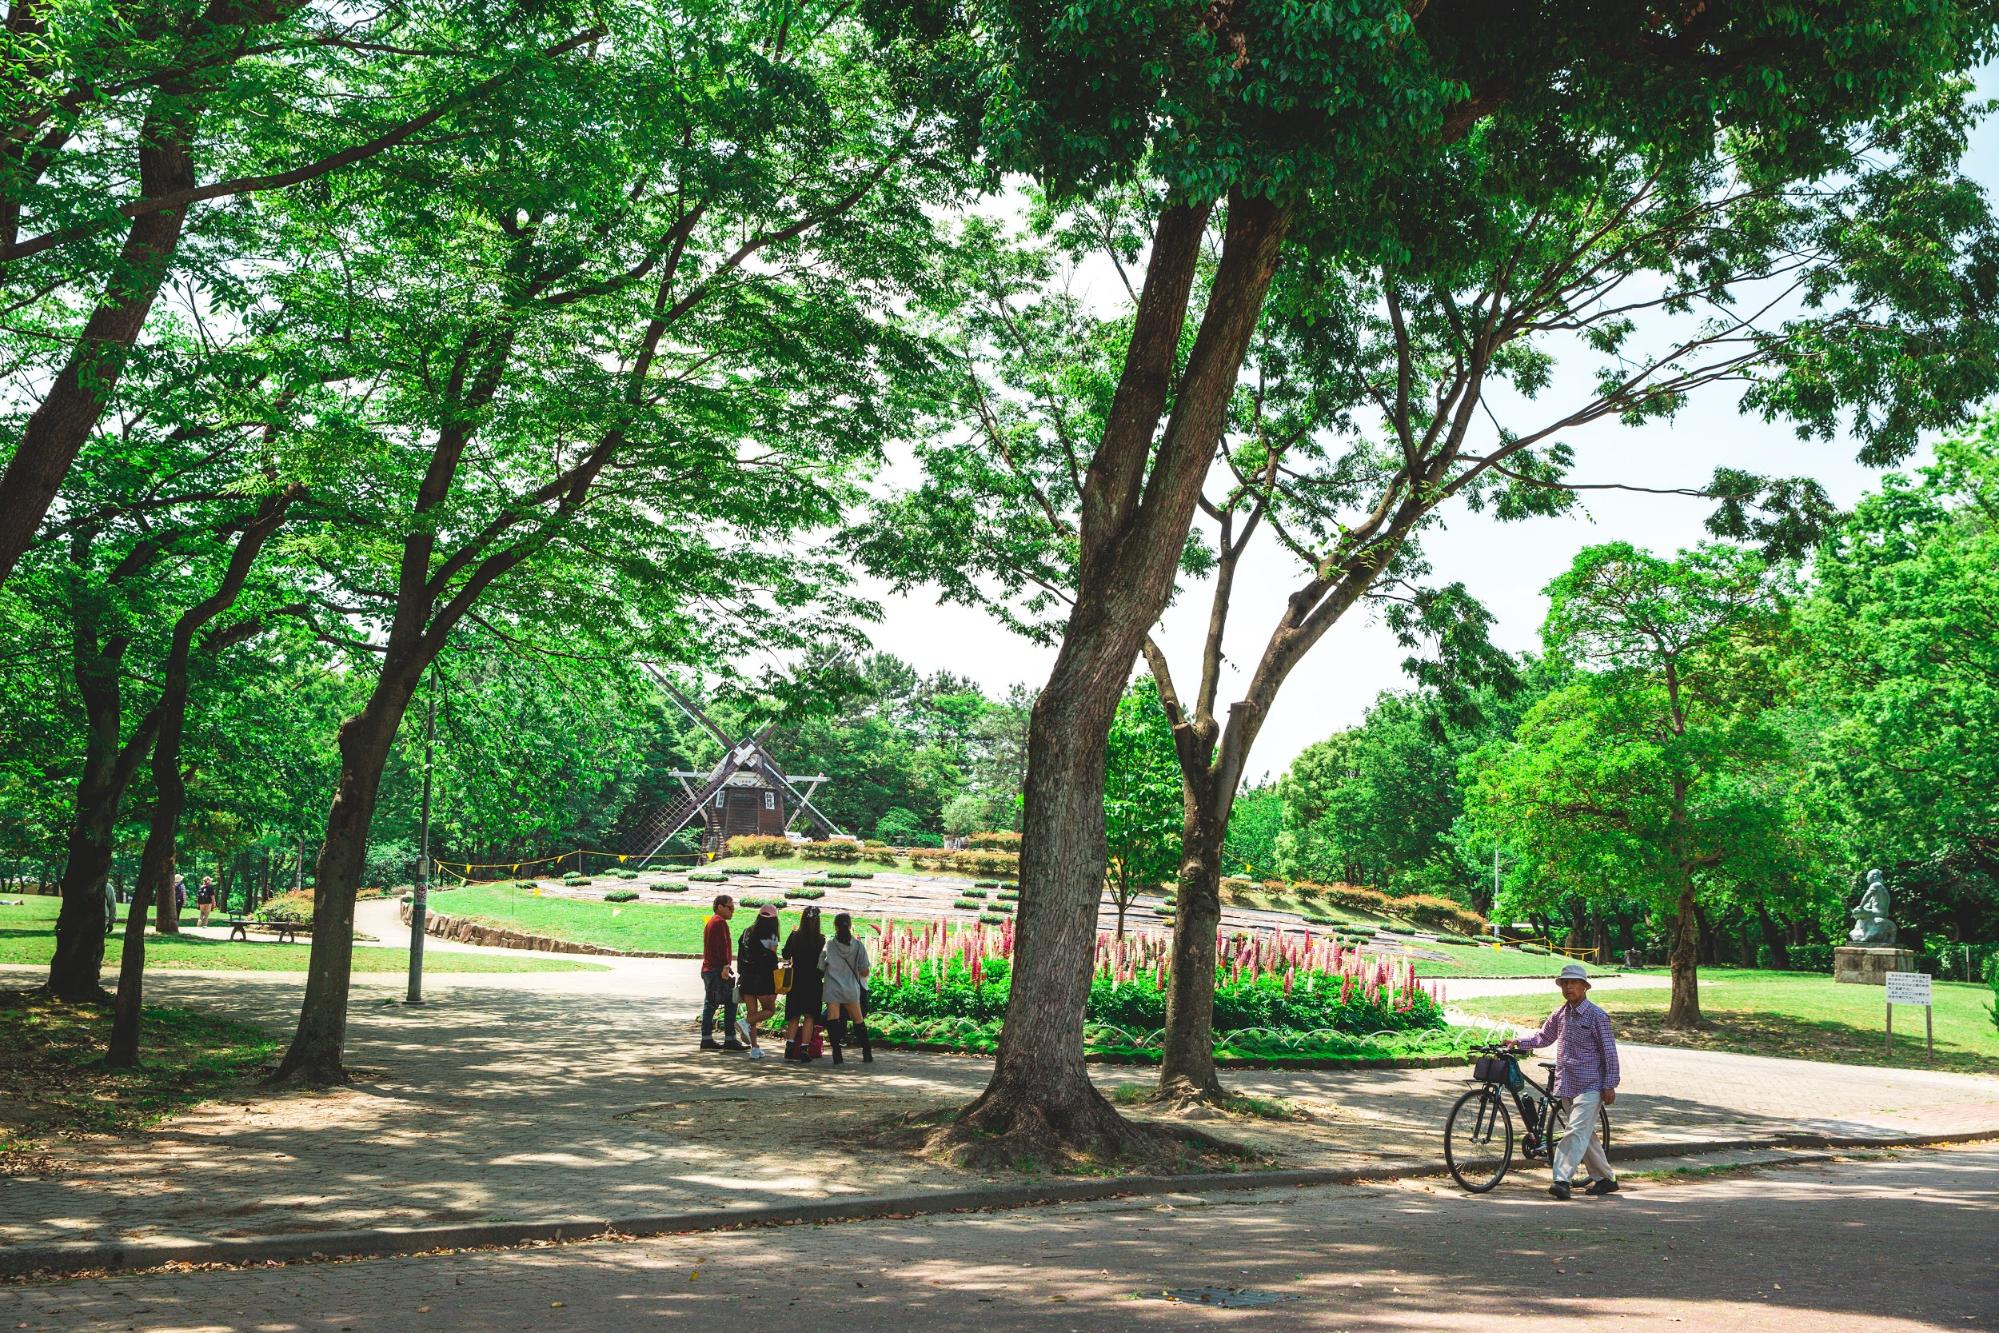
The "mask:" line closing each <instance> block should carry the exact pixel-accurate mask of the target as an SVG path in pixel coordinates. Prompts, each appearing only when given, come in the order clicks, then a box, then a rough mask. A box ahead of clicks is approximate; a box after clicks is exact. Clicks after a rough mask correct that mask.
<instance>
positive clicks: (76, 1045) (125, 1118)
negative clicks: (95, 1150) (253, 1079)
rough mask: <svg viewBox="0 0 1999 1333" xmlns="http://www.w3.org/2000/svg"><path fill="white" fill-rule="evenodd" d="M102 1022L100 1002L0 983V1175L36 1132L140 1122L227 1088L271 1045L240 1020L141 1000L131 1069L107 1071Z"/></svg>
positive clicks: (106, 1020)
mask: <svg viewBox="0 0 1999 1333" xmlns="http://www.w3.org/2000/svg"><path fill="white" fill-rule="evenodd" d="M110 1030H111V1006H109V1005H92V1004H61V1003H57V1002H55V1001H52V1000H48V999H44V998H42V997H40V996H37V995H35V994H33V993H32V992H26V991H14V992H0V1050H5V1051H7V1052H8V1054H9V1058H8V1059H7V1060H5V1061H0V1177H4V1176H5V1175H6V1174H7V1159H8V1157H9V1156H10V1155H13V1154H27V1153H30V1151H31V1149H32V1147H33V1145H34V1143H35V1141H36V1140H38V1139H43V1138H46V1137H48V1136H50V1135H52V1134H56V1133H62V1132H79V1131H80V1132H84V1133H97V1134H102V1133H119V1132H123V1131H128V1130H133V1129H138V1128H141V1127H143V1126H145V1125H148V1124H151V1123H153V1122H154V1121H157V1120H160V1119H162V1118H165V1117H167V1116H171V1115H173V1114H175V1113H176V1112H179V1111H181V1110H183V1109H185V1108H187V1107H189V1106H192V1105H194V1104H195V1103H196V1102H199V1101H203V1100H205V1099H207V1098H209V1097H212V1096H215V1095H217V1094H219V1093H221V1092H223V1091H225V1090H226V1089H228V1088H230V1087H233V1086H234V1085H235V1084H237V1083H239V1082H241V1081H242V1080H243V1079H244V1078H246V1077H247V1076H248V1075H249V1074H250V1073H252V1072H253V1071H254V1070H256V1069H257V1068H258V1067H259V1066H261V1065H262V1064H264V1063H265V1062H266V1061H268V1060H270V1059H272V1058H273V1057H275V1056H276V1054H277V1052H278V1050H279V1046H280V1043H279V1041H278V1040H277V1039H276V1038H274V1037H272V1036H270V1035H269V1034H267V1033H265V1032H264V1031H263V1030H262V1029H260V1028H256V1027H252V1026H251V1025H249V1024H247V1023H241V1022H237V1021H235V1020H233V1019H227V1018H214V1017H210V1016H208V1015H205V1014H198V1013H195V1012H192V1011H190V1010H187V1009H169V1008H147V1009H145V1010H144V1011H143V1012H142V1014H141V1016H140V1022H139V1057H140V1066H139V1068H137V1069H125V1070H116V1071H114V1070H109V1069H106V1068H104V1065H103V1059H104V1044H105V1042H106V1040H107V1039H108V1038H109V1035H110ZM23 1165H25V1166H32V1165H33V1163H32V1161H30V1162H26V1163H23Z"/></svg>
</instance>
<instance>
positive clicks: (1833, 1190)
mask: <svg viewBox="0 0 1999 1333" xmlns="http://www.w3.org/2000/svg"><path fill="white" fill-rule="evenodd" d="M1995 1228H1999V1151H1994V1150H1991V1149H1987V1150H1984V1151H1977V1150H1954V1151H1949V1152H1908V1153H1901V1154H1895V1155H1893V1156H1891V1157H1890V1158H1889V1159H1887V1160H1881V1161H1869V1162H1839V1163H1822V1164H1815V1165H1811V1166H1789V1167H1784V1168H1782V1169H1777V1170H1767V1171H1762V1172H1758V1173H1756V1174H1753V1175H1741V1176H1730V1177H1726V1178H1721V1179H1712V1178H1710V1179H1698V1180H1688V1181H1684V1182H1671V1183H1665V1182H1657V1183H1655V1182H1649V1181H1634V1182H1632V1183H1631V1184H1630V1185H1629V1186H1628V1187H1627V1188H1626V1190H1625V1192H1624V1193H1623V1194H1622V1195H1620V1196H1618V1197H1617V1198H1613V1199H1600V1200H1580V1199H1579V1200H1576V1201H1574V1202H1571V1203H1565V1204H1563V1203H1556V1202H1555V1201H1553V1200H1551V1199H1549V1198H1547V1197H1546V1195H1545V1194H1542V1193H1540V1192H1539V1191H1538V1189H1537V1188H1536V1187H1535V1186H1534V1185H1530V1184H1528V1183H1526V1182H1525V1181H1522V1182H1520V1183H1518V1184H1515V1183H1513V1182H1509V1183H1508V1184H1507V1185H1505V1186H1503V1187H1502V1188H1501V1189H1499V1190H1498V1191H1496V1192H1495V1193H1493V1194H1490V1195H1485V1196H1481V1197H1477V1198H1469V1197H1465V1196H1462V1195H1459V1194H1457V1193H1455V1192H1454V1191H1450V1190H1446V1189H1443V1188H1441V1187H1440V1186H1439V1185H1438V1184H1437V1183H1436V1182H1430V1181H1412V1182H1406V1183H1404V1184H1401V1185H1396V1186H1378V1187H1369V1188H1358V1189H1354V1188H1349V1189H1310V1190H1283V1191H1271V1190H1265V1191H1256V1192H1251V1193H1247V1194H1227V1195H1208V1196H1198V1195H1176V1196H1172V1197H1170V1198H1164V1199H1142V1200H1114V1201H1106V1202H1100V1203H1091V1204H1078V1205H1070V1206H1065V1207H1059V1208H1036V1209H1026V1210H1020V1211H1013V1212H1002V1213H988V1214H964V1215H958V1216H949V1217H925V1218H915V1219H908V1220H899V1221H881V1222H867V1223H848V1224H841V1225H831V1226H799V1227H782V1228H775V1229H767V1230H755V1231H744V1232H725V1233H708V1234H703V1235H690V1236H668V1237H660V1238H658V1239H653V1240H646V1241H641V1242H637V1243H615V1242H603V1243H591V1244H583V1245H567V1246H560V1247H556V1248H548V1249H524V1250H522V1249H517V1250H497V1251H483V1252H473V1253H462V1254H446V1255H431V1256H416V1257H410V1258H399V1259H380V1260H369V1261H362V1262H355V1263H325V1264H294V1265H289V1266H283V1267H271V1268H254V1269H243V1270H236V1271H223V1272H183V1273H158V1274H148V1275H138V1276H119V1277H99V1278H84V1279H75V1280H69V1281H62V1282H52V1283H41V1284H34V1285H28V1286H11V1287H0V1326H4V1327H9V1328H20V1329H32V1330H55V1329H63V1330H67V1329H78V1328H144V1329H148V1330H156V1331H159V1333H165V1331H167V1330H183V1329H188V1330H192V1329H203V1330H207V1329H269V1330H295V1329H315V1330H317V1329H327V1330H361V1329H371V1330H372V1329H396V1330H401V1329H411V1330H430V1329H467V1328H479V1329H485V1328H525V1329H593V1330H594V1329H612V1328H629V1327H637V1326H641V1325H648V1324H651V1323H653V1322H655V1321H664V1320H688V1321H692V1320H701V1321H704V1326H710V1327H729V1328H743V1329H777V1328H782V1329H791V1330H799V1331H800V1333H810V1331H811V1330H818V1329H829V1330H841V1331H842V1333H846V1331H848V1330H854V1329H869V1330H875V1329H880V1330H902V1329H911V1330H923V1333H932V1331H933V1330H938V1329H959V1328H975V1329H992V1328H995V1327H1006V1328H1017V1327H1018V1328H1048V1329H1057V1330H1070V1329H1078V1328H1088V1329H1124V1328H1132V1329H1156V1328H1161V1327H1207V1326H1211V1325H1220V1324H1230V1325H1233V1324H1239V1323H1240V1324H1250V1325H1255V1326H1258V1327H1266V1328H1271V1329H1296V1328H1328V1329H1334V1328H1337V1329H1348V1330H1356V1331H1357V1333H1375V1331H1376V1330H1381V1331H1384V1333H1385V1331H1387V1330H1405V1329H1434V1330H1465V1331H1466V1333H1487V1331H1488V1330H1493V1329H1505V1330H1511V1329H1515V1328H1519V1329H1522V1330H1528V1329H1533V1330H1545V1329H1548V1328H1551V1327H1556V1328H1564V1329H1571V1328H1573V1329H1594V1328H1610V1327H1615V1328H1617V1329H1620V1330H1644V1331H1648V1333H1688V1331H1689V1330H1705V1329H1722V1328H1725V1329H1729V1330H1732V1331H1733V1333H1768V1331H1771V1330H1785V1331H1786V1333H1791V1331H1794V1330H1795V1331H1799V1333H1820V1330H1824V1329H1827V1328H1865V1329H1867V1330H1869V1331H1870V1333H1911V1331H1913V1330H1919V1329H1920V1330H1933V1329H1976V1328H1994V1327H1999V1289H1995V1285H1994V1282H1993V1276H1992V1271H1991V1239H1992V1236H1993V1235H1994V1232H1995ZM1202 1288H1206V1289H1208V1290H1209V1292H1210V1294H1212V1295H1216V1296H1219V1297H1221V1298H1223V1299H1230V1300H1236V1301H1239V1302H1241V1304H1240V1305H1239V1306H1238V1307H1237V1308H1233V1309H1222V1308H1212V1307H1204V1306H1203V1305H1202V1304H1201V1303H1200V1301H1199V1295H1200V1291H1199V1289H1202ZM1169 1295H1177V1296H1179V1297H1180V1299H1179V1300H1177V1301H1176V1300H1170V1299H1167V1298H1168V1296H1169Z"/></svg>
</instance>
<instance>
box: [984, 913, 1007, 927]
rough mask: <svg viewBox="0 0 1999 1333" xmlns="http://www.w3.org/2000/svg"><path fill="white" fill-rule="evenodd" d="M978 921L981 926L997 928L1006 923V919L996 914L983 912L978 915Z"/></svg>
mask: <svg viewBox="0 0 1999 1333" xmlns="http://www.w3.org/2000/svg"><path fill="white" fill-rule="evenodd" d="M979 921H980V923H981V924H983V925H988V926H999V925H1004V924H1005V923H1006V918H1005V917H1003V916H1001V915H1000V914H999V913H998V912H985V913H982V914H981V915H980V917H979Z"/></svg>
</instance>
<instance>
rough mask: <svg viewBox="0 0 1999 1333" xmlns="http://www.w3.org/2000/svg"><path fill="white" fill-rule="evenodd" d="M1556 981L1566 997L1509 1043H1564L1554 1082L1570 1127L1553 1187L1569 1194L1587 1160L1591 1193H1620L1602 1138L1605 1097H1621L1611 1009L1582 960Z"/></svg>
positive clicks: (1558, 1153) (1524, 1046) (1528, 1047)
mask: <svg viewBox="0 0 1999 1333" xmlns="http://www.w3.org/2000/svg"><path fill="white" fill-rule="evenodd" d="M1555 984H1556V985H1557V986H1560V987H1561V988H1562V1003H1561V1005H1560V1006H1559V1007H1558V1008H1557V1009H1556V1010H1555V1012H1554V1013H1552V1014H1549V1015H1548V1021H1547V1022H1545V1023H1543V1024H1542V1025H1541V1030H1540V1031H1539V1032H1536V1033H1534V1034H1533V1035H1532V1036H1527V1037H1518V1038H1515V1039H1514V1040H1513V1041H1510V1042H1508V1043H1507V1044H1508V1045H1509V1046H1512V1047H1515V1048H1516V1049H1518V1050H1523V1051H1532V1050H1537V1049H1539V1048H1540V1047H1543V1046H1546V1045H1548V1044H1549V1043H1550V1042H1557V1041H1558V1042H1560V1043H1561V1049H1560V1050H1558V1051H1557V1052H1556V1053H1555V1077H1554V1080H1553V1082H1552V1083H1551V1084H1550V1085H1549V1087H1550V1089H1551V1091H1553V1093H1554V1095H1555V1096H1556V1097H1558V1098H1560V1099H1561V1101H1562V1104H1563V1105H1564V1106H1565V1107H1566V1108H1567V1109H1568V1113H1569V1127H1568V1130H1567V1132H1565V1133H1564V1134H1563V1135H1562V1141H1561V1142H1560V1143H1559V1144H1557V1145H1556V1146H1555V1151H1554V1168H1555V1183H1554V1184H1552V1185H1550V1186H1549V1187H1548V1193H1550V1194H1552V1195H1554V1196H1555V1197H1556V1198H1558V1199H1566V1198H1568V1197H1569V1195H1570V1191H1571V1182H1572V1181H1573V1180H1574V1179H1575V1175H1576V1167H1577V1166H1578V1165H1582V1166H1587V1167H1588V1168H1589V1173H1590V1183H1589V1187H1588V1188H1587V1189H1585V1190H1584V1191H1583V1192H1584V1193H1585V1194H1615V1193H1617V1176H1616V1174H1615V1173H1613V1172H1612V1171H1611V1169H1610V1158H1609V1157H1607V1156H1605V1155H1604V1151H1603V1145H1602V1144H1601V1143H1598V1142H1597V1141H1596V1120H1597V1115H1596V1110H1597V1105H1598V1104H1599V1103H1601V1104H1602V1105H1604V1106H1609V1105H1611V1104H1612V1103H1613V1102H1615V1101H1616V1100H1617V1081H1618V1078H1617V1038H1616V1037H1615V1036H1614V1035H1613V1034H1612V1033H1611V1030H1610V1015H1609V1014H1607V1013H1605V1012H1604V1011H1603V1009H1602V1008H1601V1007H1600V1006H1598V1005H1596V1004H1594V1003H1592V1002H1591V1000H1590V998H1589V973H1588V972H1587V971H1585V970H1584V968H1583V965H1582V964H1581V963H1570V964H1569V965H1568V966H1567V967H1565V968H1563V969H1562V973H1561V975H1560V976H1559V977H1557V978H1556V979H1555Z"/></svg>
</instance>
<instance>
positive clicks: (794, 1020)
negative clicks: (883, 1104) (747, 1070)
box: [784, 907, 826, 1060]
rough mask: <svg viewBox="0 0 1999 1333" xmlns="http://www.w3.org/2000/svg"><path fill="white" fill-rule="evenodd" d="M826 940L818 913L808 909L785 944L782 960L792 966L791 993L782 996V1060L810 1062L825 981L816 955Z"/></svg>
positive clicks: (824, 1003)
mask: <svg viewBox="0 0 1999 1333" xmlns="http://www.w3.org/2000/svg"><path fill="white" fill-rule="evenodd" d="M825 948H826V937H825V936H824V935H821V934H820V933H819V909H818V908H817V907H808V908H806V909H805V910H804V911H803V912H801V913H800V914H799V917H798V926H797V928H796V929H795V930H793V931H792V932H791V938H789V939H787V940H786V941H785V942H784V957H785V958H787V959H789V960H790V962H791V989H790V990H789V991H787V992H786V993H785V996H784V1058H785V1059H787V1060H810V1059H811V1058H812V1039H813V1038H814V1037H816V1036H818V1035H819V1011H820V1010H821V1009H824V1008H825V1007H826V980H825V977H824V976H822V975H821V973H820V971H819V955H820V954H821V953H822V952H823V951H824V950H825Z"/></svg>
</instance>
